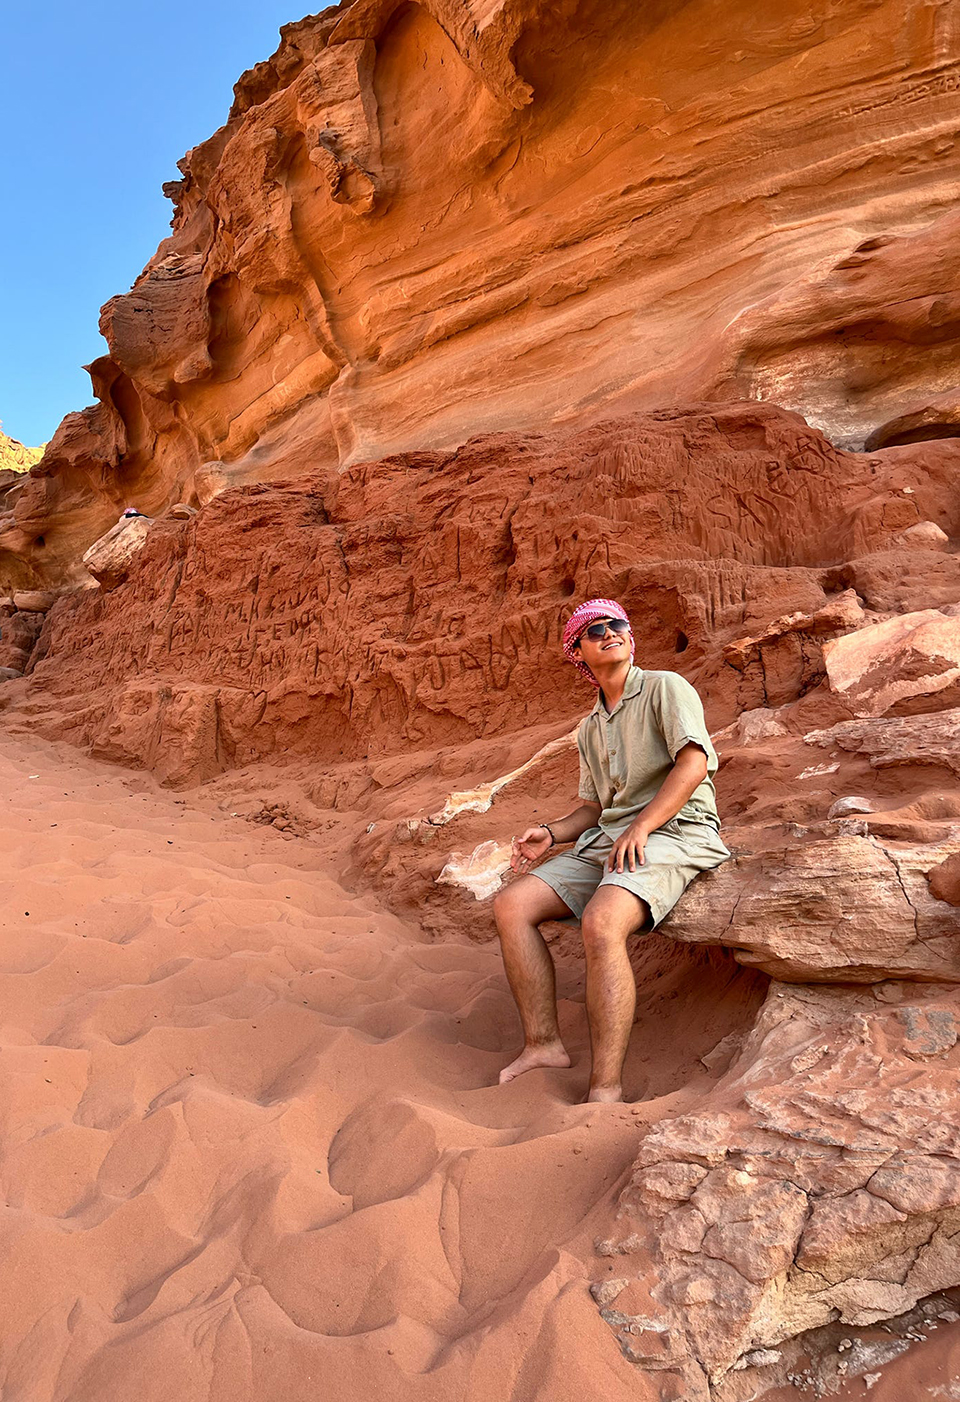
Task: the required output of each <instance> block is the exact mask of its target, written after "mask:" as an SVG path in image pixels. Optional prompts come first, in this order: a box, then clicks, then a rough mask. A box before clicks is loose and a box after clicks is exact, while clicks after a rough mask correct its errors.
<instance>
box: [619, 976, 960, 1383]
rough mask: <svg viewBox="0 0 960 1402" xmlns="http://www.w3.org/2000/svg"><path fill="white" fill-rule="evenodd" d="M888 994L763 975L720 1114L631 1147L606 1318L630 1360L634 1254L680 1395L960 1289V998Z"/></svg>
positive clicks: (699, 1116) (717, 1104) (666, 1129)
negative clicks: (763, 989)
mask: <svg viewBox="0 0 960 1402" xmlns="http://www.w3.org/2000/svg"><path fill="white" fill-rule="evenodd" d="M880 989H881V990H888V991H887V993H886V997H885V999H884V1000H883V1001H878V1000H877V999H876V998H875V997H874V996H873V995H872V994H870V993H867V992H863V993H855V992H852V991H850V990H846V989H826V988H822V989H814V988H804V987H787V986H784V985H782V984H777V983H773V984H772V985H771V987H770V992H769V994H768V996H767V1000H766V1003H765V1005H764V1007H763V1010H762V1012H761V1014H760V1016H759V1018H758V1020H757V1023H756V1025H755V1026H754V1028H753V1030H752V1032H751V1033H750V1034H749V1036H748V1037H747V1039H746V1041H745V1042H744V1044H743V1047H742V1050H741V1051H740V1053H739V1055H738V1056H737V1058H736V1060H735V1061H734V1063H733V1065H732V1066H731V1068H730V1070H729V1071H728V1072H727V1073H726V1075H725V1076H724V1077H723V1078H722V1080H721V1081H720V1082H719V1083H718V1084H717V1086H716V1089H715V1091H714V1092H713V1094H712V1096H711V1100H712V1101H713V1102H714V1104H713V1105H711V1104H710V1103H709V1102H708V1103H707V1104H705V1105H704V1106H703V1107H702V1108H701V1109H699V1110H697V1111H695V1112H693V1113H691V1114H687V1115H683V1116H681V1117H679V1118H677V1119H670V1120H666V1121H664V1122H661V1123H660V1124H659V1125H657V1126H656V1127H655V1128H654V1129H653V1130H652V1131H651V1132H650V1133H649V1134H648V1135H647V1137H646V1138H645V1140H644V1141H643V1144H642V1145H641V1149H640V1153H639V1155H638V1158H637V1166H636V1169H635V1172H634V1174H633V1178H632V1180H631V1182H630V1184H629V1185H628V1187H627V1188H626V1189H625V1190H624V1192H623V1194H622V1196H621V1199H620V1208H619V1212H618V1223H617V1230H616V1232H615V1233H614V1235H613V1236H612V1237H611V1238H609V1239H607V1240H605V1241H603V1242H601V1243H599V1244H598V1249H599V1250H600V1253H601V1255H618V1256H620V1257H621V1261H620V1262H619V1263H618V1268H617V1277H618V1279H617V1281H616V1285H617V1286H618V1287H620V1288H619V1289H615V1290H614V1291H612V1292H607V1293H606V1295H605V1297H604V1298H605V1302H606V1303H605V1311H604V1318H605V1319H606V1320H607V1322H608V1323H609V1324H610V1326H611V1328H612V1329H613V1330H614V1332H615V1333H616V1334H617V1335H618V1338H619V1339H620V1342H621V1345H622V1346H623V1347H624V1351H625V1352H626V1351H627V1350H628V1348H629V1346H630V1330H629V1327H625V1326H628V1320H627V1318H626V1315H625V1311H620V1312H619V1313H618V1305H619V1303H620V1300H621V1299H624V1298H626V1297H627V1292H628V1291H629V1290H630V1289H631V1281H632V1280H633V1279H634V1278H635V1277H636V1271H637V1267H634V1269H633V1271H632V1272H631V1270H630V1266H631V1263H632V1261H633V1260H636V1262H637V1266H638V1267H639V1270H640V1275H639V1280H640V1283H641V1285H643V1284H644V1283H646V1284H647V1285H648V1287H652V1293H653V1296H654V1297H655V1298H656V1300H657V1302H658V1305H659V1314H660V1319H659V1321H658V1325H659V1328H660V1330H661V1331H663V1332H667V1331H669V1335H670V1337H671V1338H672V1339H673V1341H674V1343H673V1353H672V1358H671V1364H672V1366H674V1367H675V1368H677V1369H680V1370H682V1369H683V1368H684V1365H685V1364H686V1369H687V1372H688V1374H689V1375H690V1378H691V1380H692V1383H693V1385H692V1386H691V1387H690V1391H689V1393H688V1395H691V1396H702V1397H704V1398H706V1397H707V1396H708V1395H709V1388H708V1387H707V1386H706V1384H707V1382H711V1383H714V1384H716V1383H719V1382H720V1381H721V1380H722V1379H723V1378H724V1376H725V1375H726V1374H727V1372H728V1371H729V1370H730V1369H732V1368H734V1367H736V1366H738V1365H739V1364H742V1363H743V1362H746V1363H747V1364H749V1363H750V1362H751V1361H753V1360H751V1358H750V1354H751V1351H752V1350H755V1349H761V1348H771V1347H773V1346H775V1345H777V1344H778V1343H780V1342H782V1341H783V1340H785V1339H788V1338H791V1337H793V1336H795V1335H797V1334H801V1333H803V1332H805V1331H806V1330H809V1329H813V1328H816V1327H818V1326H820V1325H823V1324H826V1323H827V1322H828V1321H830V1320H831V1319H837V1318H839V1319H840V1320H841V1321H842V1322H844V1323H846V1324H849V1325H851V1326H858V1325H861V1326H862V1325H867V1324H871V1323H873V1322H875V1321H877V1320H882V1319H886V1318H889V1317H890V1316H891V1315H896V1314H900V1313H902V1312H903V1311H905V1310H907V1309H909V1308H910V1306H911V1305H913V1304H914V1303H916V1301H917V1300H920V1299H922V1298H924V1297H925V1296H928V1295H930V1294H932V1293H933V1292H934V1291H936V1290H940V1289H944V1288H947V1287H949V1286H952V1285H954V1284H955V1283H956V1281H957V1280H958V1279H960V1231H958V1229H960V1112H958V1108H957V1105H956V1097H955V1095H954V1090H953V1087H954V1084H955V1078H956V1076H957V1074H958V1071H960V1045H958V1033H960V1001H958V996H957V994H956V992H954V991H952V990H944V989H937V988H930V989H926V990H923V991H921V989H920V988H917V987H914V988H912V989H905V988H904V987H903V986H902V985H897V984H893V985H887V984H885V985H880ZM887 999H889V1000H890V1001H887ZM611 1297H612V1298H611ZM628 1356H629V1354H628ZM698 1377H699V1378H701V1379H702V1383H701V1389H699V1390H698V1388H697V1387H696V1379H697V1378H698Z"/></svg>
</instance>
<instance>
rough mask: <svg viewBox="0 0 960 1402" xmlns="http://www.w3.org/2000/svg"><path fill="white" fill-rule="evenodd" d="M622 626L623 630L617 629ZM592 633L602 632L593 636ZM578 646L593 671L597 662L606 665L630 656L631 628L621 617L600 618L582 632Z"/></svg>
mask: <svg viewBox="0 0 960 1402" xmlns="http://www.w3.org/2000/svg"><path fill="white" fill-rule="evenodd" d="M601 627H602V628H603V632H602V633H600V629H601ZM620 628H622V629H623V632H617V631H616V630H617V629H620ZM592 633H600V636H599V637H591V634H592ZM577 647H578V648H579V649H580V656H581V657H582V658H583V660H584V662H585V663H586V664H587V666H588V667H589V668H590V670H591V672H592V671H593V670H594V667H595V666H596V664H597V663H599V664H600V665H601V666H605V665H606V664H607V663H610V662H619V661H621V659H623V658H625V657H626V658H628V657H629V656H630V632H629V628H628V626H627V625H626V624H625V623H624V622H623V620H622V619H620V618H616V619H612V618H599V619H597V621H596V623H591V624H590V626H589V627H588V628H585V629H584V631H583V632H582V633H581V634H580V637H579V638H578V639H577Z"/></svg>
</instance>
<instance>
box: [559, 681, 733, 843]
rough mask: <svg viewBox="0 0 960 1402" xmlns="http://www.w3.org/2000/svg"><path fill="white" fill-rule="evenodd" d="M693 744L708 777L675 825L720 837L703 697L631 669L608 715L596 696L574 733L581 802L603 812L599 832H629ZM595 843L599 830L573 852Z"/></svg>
mask: <svg viewBox="0 0 960 1402" xmlns="http://www.w3.org/2000/svg"><path fill="white" fill-rule="evenodd" d="M691 741H692V742H693V743H694V744H695V745H699V747H700V748H701V749H702V750H703V752H704V754H705V755H706V757H707V775H706V778H705V779H703V780H702V781H701V782H700V783H699V784H698V785H697V787H696V788H695V789H694V791H693V793H692V794H691V795H690V797H689V798H688V799H687V801H686V803H685V804H684V805H683V807H682V808H681V809H680V812H679V813H678V814H677V817H679V818H690V819H693V820H694V821H696V822H699V823H710V824H712V825H713V826H714V827H715V828H717V829H719V827H720V818H719V816H718V814H717V792H716V789H715V788H714V787H713V775H714V774H716V772H717V753H716V750H714V748H713V745H712V744H711V743H710V734H709V732H708V730H707V726H706V722H705V720H704V718H703V706H702V704H701V702H700V697H699V696H698V695H697V693H696V691H695V690H694V689H693V687H692V686H691V685H690V683H689V682H688V681H687V680H686V679H685V678H684V677H681V676H680V675H679V674H678V673H676V672H645V671H643V670H642V669H641V668H640V667H631V668H630V671H629V672H628V673H627V684H626V686H625V687H624V689H623V696H622V697H621V698H620V700H619V702H618V703H617V705H616V706H614V708H613V710H612V711H608V710H607V708H606V706H605V705H604V700H603V693H602V692H601V693H600V696H599V698H598V700H597V704H596V705H595V706H594V708H593V710H592V711H591V712H590V714H589V715H588V716H585V717H584V719H583V720H582V721H581V722H580V729H579V731H578V732H577V747H578V749H579V751H580V790H579V794H580V797H581V798H582V799H585V800H586V801H587V802H589V803H599V804H600V805H601V807H602V809H603V812H602V813H601V814H600V827H601V828H602V829H603V831H604V832H605V833H606V834H607V835H608V836H609V837H619V836H620V834H621V833H622V832H623V831H624V829H625V828H627V827H629V825H630V823H632V822H633V820H634V818H635V817H636V816H637V814H638V813H639V812H640V810H641V808H645V807H646V805H647V804H648V803H649V802H650V800H651V799H652V798H653V797H654V795H655V794H656V793H657V792H658V791H659V789H660V786H661V785H662V783H663V781H664V779H665V778H666V777H667V775H668V774H669V772H670V770H671V769H672V767H673V762H674V760H675V759H676V757H677V754H678V753H679V751H680V750H681V749H682V748H683V746H684V745H687V744H689V743H690V742H691ZM591 834H592V836H591ZM596 835H597V832H596V829H595V828H593V829H590V830H589V831H588V832H586V833H584V835H583V837H582V838H581V840H580V844H578V846H579V845H581V844H586V843H588V842H589V841H592V840H593V838H594V837H595V836H596Z"/></svg>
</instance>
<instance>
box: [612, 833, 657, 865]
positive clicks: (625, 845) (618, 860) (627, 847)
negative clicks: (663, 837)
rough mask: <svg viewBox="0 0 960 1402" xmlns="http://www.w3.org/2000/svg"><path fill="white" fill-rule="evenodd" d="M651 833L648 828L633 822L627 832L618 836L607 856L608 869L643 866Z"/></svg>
mask: <svg viewBox="0 0 960 1402" xmlns="http://www.w3.org/2000/svg"><path fill="white" fill-rule="evenodd" d="M648 837H649V833H648V832H647V830H646V828H641V827H637V826H636V824H631V826H630V827H628V828H627V830H626V832H625V833H622V834H621V836H620V837H618V838H617V840H616V842H615V843H614V844H613V847H612V848H611V851H610V856H609V857H608V858H607V870H608V871H624V870H626V871H636V869H637V867H642V866H643V849H644V848H645V847H646V845H647V838H648Z"/></svg>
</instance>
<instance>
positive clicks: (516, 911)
mask: <svg viewBox="0 0 960 1402" xmlns="http://www.w3.org/2000/svg"><path fill="white" fill-rule="evenodd" d="M569 914H570V911H569V910H568V909H567V907H566V905H565V904H564V902H563V901H562V900H561V898H560V897H559V896H558V895H557V894H556V892H555V891H554V890H552V889H551V887H549V886H548V885H547V884H546V883H545V882H543V881H540V880H538V879H537V877H535V876H521V877H520V879H519V881H511V883H510V885H509V886H505V887H504V888H503V890H502V891H498V892H497V894H496V895H495V896H494V898H493V918H494V920H495V921H496V924H497V930H498V932H499V933H500V934H501V935H502V934H504V933H506V932H509V931H510V930H511V929H512V928H513V927H514V926H516V925H542V924H543V922H544V921H545V920H562V919H563V917H564V916H565V915H569Z"/></svg>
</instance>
